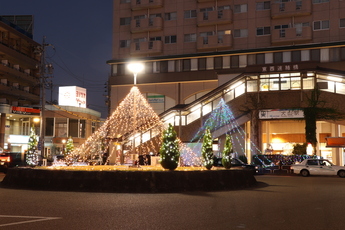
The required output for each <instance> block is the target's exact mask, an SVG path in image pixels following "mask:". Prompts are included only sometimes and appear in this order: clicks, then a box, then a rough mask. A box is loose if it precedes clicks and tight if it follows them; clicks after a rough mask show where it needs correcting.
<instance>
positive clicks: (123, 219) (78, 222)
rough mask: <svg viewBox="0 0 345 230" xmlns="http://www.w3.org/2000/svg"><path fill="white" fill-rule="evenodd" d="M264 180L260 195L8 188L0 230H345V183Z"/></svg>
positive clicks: (251, 191)
mask: <svg viewBox="0 0 345 230" xmlns="http://www.w3.org/2000/svg"><path fill="white" fill-rule="evenodd" d="M2 177H3V174H2V175H1V174H0V180H2ZM256 179H257V181H258V186H257V187H255V188H251V189H246V190H234V191H225V192H224V191H222V192H207V193H206V192H193V193H172V194H129V193H127V194H125V193H84V192H57V191H32V190H14V189H6V188H2V187H0V194H1V211H0V229H9V230H14V229H18V230H19V229H29V230H30V229H40V230H41V229H42V230H45V229H54V230H56V229H66V230H68V229H96V230H103V229H165V230H169V229H171V230H175V229H176V230H177V229H179V230H180V229H333V230H334V229H344V226H343V225H344V223H343V219H344V215H343V209H344V207H345V200H344V199H343V197H344V194H345V179H342V178H339V177H307V178H304V177H301V176H277V175H259V176H256ZM109 183H111V181H109Z"/></svg>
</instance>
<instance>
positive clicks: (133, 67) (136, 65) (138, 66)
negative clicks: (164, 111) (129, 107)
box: [127, 62, 144, 165]
mask: <svg viewBox="0 0 345 230" xmlns="http://www.w3.org/2000/svg"><path fill="white" fill-rule="evenodd" d="M127 68H128V69H129V71H131V72H132V73H133V75H134V86H135V87H136V84H137V75H138V73H139V72H141V71H143V70H144V65H143V64H142V63H140V62H132V63H129V64H128V66H127ZM136 107H137V103H136V98H135V97H134V98H133V149H132V151H133V153H135V136H136V129H137V121H136V117H137V108H136ZM138 165H139V164H138Z"/></svg>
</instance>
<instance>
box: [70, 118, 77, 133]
mask: <svg viewBox="0 0 345 230" xmlns="http://www.w3.org/2000/svg"><path fill="white" fill-rule="evenodd" d="M68 136H71V137H78V119H71V118H70V119H69V123H68Z"/></svg>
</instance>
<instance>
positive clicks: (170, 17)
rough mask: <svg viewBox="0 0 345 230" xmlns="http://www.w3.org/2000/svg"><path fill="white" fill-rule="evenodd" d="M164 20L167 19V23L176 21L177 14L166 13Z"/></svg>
mask: <svg viewBox="0 0 345 230" xmlns="http://www.w3.org/2000/svg"><path fill="white" fill-rule="evenodd" d="M164 19H165V21H172V20H176V19H177V14H176V12H171V13H165V15H164Z"/></svg>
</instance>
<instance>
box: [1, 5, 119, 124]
mask: <svg viewBox="0 0 345 230" xmlns="http://www.w3.org/2000/svg"><path fill="white" fill-rule="evenodd" d="M112 2H113V1H112V0H101V1H99V0H83V1H80V0H10V1H4V0H0V15H33V16H34V31H33V35H34V40H35V41H36V42H38V43H40V44H41V43H42V40H43V36H46V43H49V44H52V45H53V46H54V48H55V50H54V49H52V48H51V47H47V62H50V63H52V64H53V66H54V78H53V84H54V89H53V100H57V99H58V95H57V93H58V87H59V86H79V87H83V88H86V89H87V104H88V108H90V109H94V110H96V111H99V112H101V113H102V117H103V118H105V117H106V116H107V106H106V105H105V97H104V96H103V95H105V94H107V92H105V88H104V86H105V85H104V84H105V82H106V81H107V79H108V76H109V74H110V66H109V65H107V64H106V61H108V60H110V59H111V48H112V44H111V40H112V5H113V4H112ZM50 97H51V94H50V93H49V94H47V98H46V99H47V101H50Z"/></svg>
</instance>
